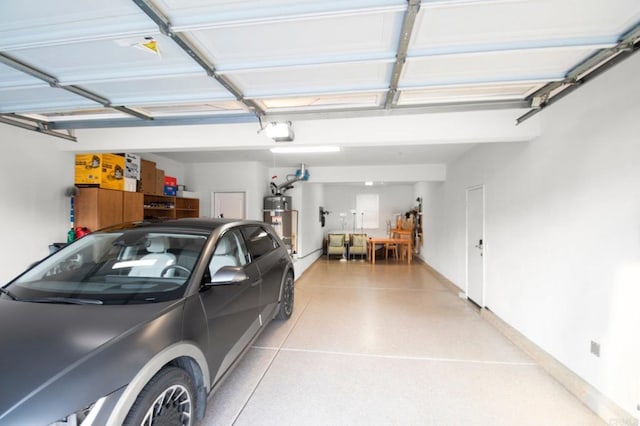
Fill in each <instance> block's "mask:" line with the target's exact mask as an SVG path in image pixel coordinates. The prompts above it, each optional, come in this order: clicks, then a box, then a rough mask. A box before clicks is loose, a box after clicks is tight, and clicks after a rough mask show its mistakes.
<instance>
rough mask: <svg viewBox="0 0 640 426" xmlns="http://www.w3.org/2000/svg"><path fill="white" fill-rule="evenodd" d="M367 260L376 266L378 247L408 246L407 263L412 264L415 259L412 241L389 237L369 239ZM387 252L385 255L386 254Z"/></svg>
mask: <svg viewBox="0 0 640 426" xmlns="http://www.w3.org/2000/svg"><path fill="white" fill-rule="evenodd" d="M367 243H368V246H367V260H368V261H370V262H371V263H372V264H374V265H375V263H376V245H384V246H385V248H386V247H387V246H388V245H389V244H397V245H406V246H407V251H406V253H407V263H411V260H412V257H413V249H412V247H411V245H412V244H411V240H410V239H406V238H389V237H369V239H368V240H367ZM386 252H387V251H386V250H385V254H386Z"/></svg>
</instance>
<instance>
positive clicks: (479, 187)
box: [464, 183, 487, 308]
mask: <svg viewBox="0 0 640 426" xmlns="http://www.w3.org/2000/svg"><path fill="white" fill-rule="evenodd" d="M477 190H482V300H480V301H476V300H474V301H473V302H475V303H476V304H478V305H479V306H480V308H484V307H485V306H486V272H485V271H486V257H487V241H486V239H487V235H486V188H485V185H484V184H483V183H482V184H479V185H473V186H469V187H467V189H466V191H465V210H466V211H465V248H464V257H465V296H466V298H467V299H468V298H469V193H470V192H471V191H477ZM478 302H479V303H478Z"/></svg>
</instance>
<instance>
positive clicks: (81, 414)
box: [48, 396, 107, 426]
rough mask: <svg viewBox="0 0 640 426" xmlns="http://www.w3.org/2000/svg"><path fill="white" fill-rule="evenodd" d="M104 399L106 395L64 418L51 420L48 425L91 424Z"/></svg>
mask: <svg viewBox="0 0 640 426" xmlns="http://www.w3.org/2000/svg"><path fill="white" fill-rule="evenodd" d="M106 400H107V397H106V396H103V397H102V398H100V399H99V400H97V401H96V402H94V403H93V404H91V405H89V406H88V407H85V408H83V409H81V410H78V411H76V412H75V413H72V414H69V415H68V416H66V417H65V418H62V419H60V420H58V421H57V422H53V423H51V424H49V425H48V426H91V425H93V422H94V421H95V419H96V416H97V415H98V413H99V412H100V409H101V408H102V405H103V404H104V402H105V401H106Z"/></svg>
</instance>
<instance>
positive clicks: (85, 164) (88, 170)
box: [74, 154, 102, 186]
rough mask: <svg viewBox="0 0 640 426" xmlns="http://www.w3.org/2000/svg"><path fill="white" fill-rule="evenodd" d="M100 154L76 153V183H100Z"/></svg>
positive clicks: (97, 184) (96, 184)
mask: <svg viewBox="0 0 640 426" xmlns="http://www.w3.org/2000/svg"><path fill="white" fill-rule="evenodd" d="M101 165H102V154H76V166H75V179H74V183H75V184H77V185H95V186H99V185H100V177H101V176H102V168H101Z"/></svg>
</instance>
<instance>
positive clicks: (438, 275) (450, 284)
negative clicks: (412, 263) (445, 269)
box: [414, 257, 463, 296]
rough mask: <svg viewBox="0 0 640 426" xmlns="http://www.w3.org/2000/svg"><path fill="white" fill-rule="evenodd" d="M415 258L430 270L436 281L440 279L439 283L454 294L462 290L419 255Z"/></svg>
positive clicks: (457, 294)
mask: <svg viewBox="0 0 640 426" xmlns="http://www.w3.org/2000/svg"><path fill="white" fill-rule="evenodd" d="M416 258H417V259H418V260H420V263H422V264H423V265H424V266H425V267H426V268H427V269H428V270H429V272H431V273H432V274H433V275H435V277H436V278H437V279H438V281H440V283H441V284H443V285H444V286H445V287H446V288H447V290H449V291H451V292H452V293H453V294H455V295H456V296H459V295H460V292H461V291H463V290H462V289H461V288H460V287H458V286H457V285H455V284H454V283H453V281H451V280H449V279H448V278H447V277H445V276H444V275H442V274H441V273H440V272H438V271H437V270H436V269H435V268H434V267H433V266H431V265H429V264H428V263H427V262H425V260H424V259H422V258H421V257H416ZM416 258H414V259H416Z"/></svg>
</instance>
